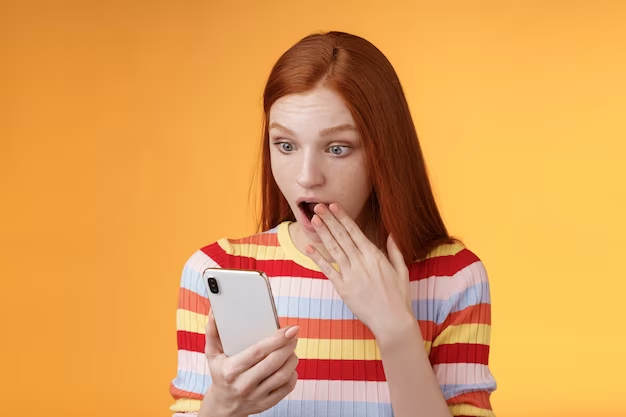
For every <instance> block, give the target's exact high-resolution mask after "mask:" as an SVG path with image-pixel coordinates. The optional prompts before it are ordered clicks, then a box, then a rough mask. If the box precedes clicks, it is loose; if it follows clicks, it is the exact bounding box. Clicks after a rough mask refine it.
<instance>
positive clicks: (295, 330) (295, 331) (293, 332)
mask: <svg viewBox="0 0 626 417" xmlns="http://www.w3.org/2000/svg"><path fill="white" fill-rule="evenodd" d="M298 330H300V328H299V327H298V326H293V327H290V328H288V329H287V331H286V332H285V337H286V338H287V339H293V338H294V336H295V335H296V334H298Z"/></svg>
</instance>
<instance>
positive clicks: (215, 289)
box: [208, 277, 220, 294]
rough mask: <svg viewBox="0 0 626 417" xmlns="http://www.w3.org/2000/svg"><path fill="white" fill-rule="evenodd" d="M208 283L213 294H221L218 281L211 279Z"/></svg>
mask: <svg viewBox="0 0 626 417" xmlns="http://www.w3.org/2000/svg"><path fill="white" fill-rule="evenodd" d="M208 282H209V290H211V292H212V293H213V294H219V292H220V289H219V287H218V286H217V280H216V279H215V278H213V277H209V279H208Z"/></svg>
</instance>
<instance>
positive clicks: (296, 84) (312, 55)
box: [258, 32, 453, 263]
mask: <svg viewBox="0 0 626 417" xmlns="http://www.w3.org/2000/svg"><path fill="white" fill-rule="evenodd" d="M320 84H323V85H324V86H326V87H329V88H331V89H333V90H334V91H336V92H337V93H338V94H339V95H340V96H341V97H342V98H343V100H344V102H345V104H346V106H347V107H348V109H349V110H350V112H351V113H352V117H353V119H354V121H355V124H356V127H357V130H358V132H359V134H360V136H361V141H362V144H363V149H364V151H365V154H366V164H367V171H368V174H369V176H370V178H371V181H372V185H373V189H372V194H371V196H370V199H369V204H370V207H369V210H370V211H371V218H370V222H372V223H373V226H374V228H375V229H374V230H376V231H377V234H378V236H377V238H378V241H379V242H383V243H382V244H381V245H380V246H381V248H380V249H381V250H383V251H386V245H385V244H384V242H386V241H387V237H388V235H389V234H391V235H392V236H393V238H394V241H395V242H396V244H397V245H398V247H399V249H400V251H401V252H402V254H403V256H404V259H405V261H406V262H407V263H411V262H413V261H415V260H417V259H421V258H423V257H424V256H425V255H427V254H428V253H429V252H430V251H431V250H432V249H434V248H435V247H436V246H438V245H440V244H442V243H449V242H452V241H453V239H452V238H451V237H450V236H449V235H448V232H447V230H446V227H445V225H444V223H443V220H442V218H441V215H440V213H439V210H438V208H437V204H436V202H435V198H434V196H433V192H432V187H431V184H430V181H429V179H428V174H427V171H426V165H425V162H424V158H423V155H422V150H421V147H420V145H419V141H418V137H417V132H416V131H415V125H414V123H413V120H412V118H411V114H410V111H409V106H408V104H407V101H406V97H405V95H404V92H403V90H402V86H401V85H400V80H399V79H398V76H397V74H396V72H395V70H394V69H393V67H392V65H391V63H390V62H389V61H388V60H387V58H386V57H385V56H384V55H383V53H382V52H381V51H380V50H378V49H377V48H376V47H375V46H374V45H372V44H371V43H370V42H368V41H367V40H365V39H363V38H361V37H358V36H355V35H351V34H348V33H344V32H327V33H316V34H312V35H309V36H307V37H305V38H303V39H302V40H300V41H299V42H298V43H296V44H295V45H294V46H292V47H291V48H290V49H289V50H287V51H286V52H285V53H284V54H283V55H282V56H281V57H280V58H279V59H278V61H277V62H276V64H275V65H274V67H273V68H272V71H271V73H270V75H269V78H268V81H267V84H266V86H265V91H264V94H263V110H264V122H263V145H262V149H261V161H260V162H261V172H260V174H261V190H260V191H261V216H260V222H259V225H258V226H259V231H263V230H268V229H271V228H273V227H275V226H276V225H278V224H280V223H281V222H283V221H285V220H292V221H293V220H295V216H294V214H293V213H292V211H291V208H290V207H289V204H288V203H287V200H286V199H285V197H284V196H283V195H282V193H281V191H280V189H279V188H278V186H277V184H276V182H275V180H274V177H273V175H272V169H271V165H270V147H269V114H270V109H271V107H272V105H273V104H274V102H275V101H276V100H278V99H279V98H281V97H283V96H286V95H288V94H298V93H305V92H307V91H310V90H312V89H313V88H315V87H316V86H318V85H320ZM372 223H370V224H372Z"/></svg>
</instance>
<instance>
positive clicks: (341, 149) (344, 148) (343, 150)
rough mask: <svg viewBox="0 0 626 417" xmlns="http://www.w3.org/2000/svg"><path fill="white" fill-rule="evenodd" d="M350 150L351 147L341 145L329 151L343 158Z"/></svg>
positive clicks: (332, 147)
mask: <svg viewBox="0 0 626 417" xmlns="http://www.w3.org/2000/svg"><path fill="white" fill-rule="evenodd" d="M349 149H350V147H349V146H340V145H336V146H331V147H330V148H328V150H329V151H330V153H332V154H333V155H336V156H341V155H343V154H344V153H346V152H347V151H348V150H349Z"/></svg>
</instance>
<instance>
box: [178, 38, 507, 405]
mask: <svg viewBox="0 0 626 417" xmlns="http://www.w3.org/2000/svg"><path fill="white" fill-rule="evenodd" d="M264 112H265V123H264V135H263V157H262V158H263V159H262V192H263V201H262V214H261V222H260V223H261V227H260V230H261V231H262V232H260V233H258V234H256V235H254V236H250V237H246V238H243V239H221V240H219V241H217V242H215V243H213V244H211V245H208V246H206V247H204V248H202V249H201V250H199V251H198V252H197V253H195V254H194V255H193V256H191V258H190V259H189V260H188V262H187V263H186V265H185V267H184V270H183V275H182V281H181V289H180V298H179V307H178V315H177V324H178V360H179V362H178V363H179V366H178V375H177V377H176V378H175V379H174V380H173V381H172V384H171V387H170V390H171V394H172V396H173V397H174V399H175V400H176V402H175V404H174V405H173V406H172V407H171V409H172V410H173V411H174V412H176V414H175V415H176V416H182V415H187V413H197V414H198V415H199V416H202V417H221V416H232V417H242V416H249V415H255V414H260V415H262V416H285V417H287V416H289V417H322V416H333V417H349V416H350V417H351V416H368V417H373V416H396V417H408V416H427V417H438V416H450V415H454V416H492V415H493V412H492V411H491V406H490V401H489V397H490V394H491V392H493V390H494V389H495V388H496V383H495V380H494V378H493V377H492V375H491V373H490V371H489V368H488V357H489V334H490V322H491V318H490V313H491V310H490V297H489V283H488V278H487V274H486V272H485V269H484V267H483V265H482V263H481V262H480V260H479V259H478V258H477V257H476V256H475V255H474V254H473V253H472V252H470V251H469V250H468V249H466V248H465V247H463V245H462V244H461V243H459V242H458V241H456V240H454V239H452V238H451V237H450V236H449V235H448V232H447V231H446V228H445V226H444V224H443V221H442V219H441V216H440V214H439V211H438V209H437V206H436V204H435V200H434V198H433V193H432V190H431V186H430V184H429V181H428V177H427V173H426V169H425V163H424V160H423V157H422V152H421V149H420V146H419V143H418V139H417V134H416V132H415V127H414V125H413V121H412V119H411V115H410V113H409V109H408V106H407V102H406V99H405V96H404V93H403V91H402V88H401V86H400V81H399V80H398V77H397V75H396V73H395V71H394V69H393V68H392V66H391V64H390V63H389V62H388V60H387V59H386V58H385V56H384V55H383V54H382V53H381V52H380V51H379V50H378V49H377V48H375V47H374V46H373V45H372V44H371V43H369V42H368V41H366V40H364V39H362V38H360V37H357V36H353V35H350V34H346V33H341V32H330V33H326V34H315V35H311V36H308V37H306V38H304V39H302V40H301V41H300V42H298V43H297V44H296V45H294V46H293V47H292V48H290V49H289V50H288V51H287V52H286V53H285V54H284V55H283V56H282V57H281V58H280V59H279V60H278V62H277V63H276V65H275V66H274V68H273V69H272V72H271V74H270V76H269V80H268V82H267V85H266V88H265V92H264ZM207 267H222V268H244V269H257V270H263V271H265V272H266V274H267V275H268V277H269V278H270V282H271V286H272V291H273V294H274V297H275V303H276V308H277V311H278V314H279V316H280V321H281V327H282V328H281V330H279V331H278V332H277V333H276V335H275V336H274V337H272V338H269V339H266V340H263V341H262V342H259V343H258V344H257V345H255V346H253V347H251V348H249V349H248V350H246V351H244V352H242V353H239V354H237V355H233V356H231V357H226V356H225V355H224V354H223V352H222V350H221V344H220V340H219V335H218V333H217V330H216V327H215V322H214V320H213V318H212V316H211V314H210V306H209V303H208V299H207V293H206V289H205V285H204V283H203V282H202V277H201V274H202V271H203V270H204V269H205V268H207ZM205 334H206V337H205Z"/></svg>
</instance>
